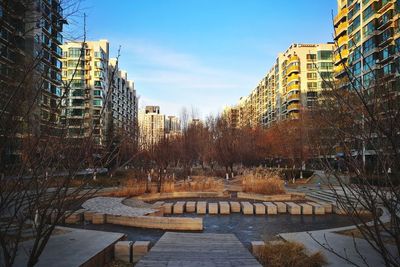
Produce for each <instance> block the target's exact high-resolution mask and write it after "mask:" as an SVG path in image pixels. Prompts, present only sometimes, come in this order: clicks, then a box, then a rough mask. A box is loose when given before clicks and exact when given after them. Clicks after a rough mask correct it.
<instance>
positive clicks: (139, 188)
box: [110, 176, 224, 197]
mask: <svg viewBox="0 0 400 267" xmlns="http://www.w3.org/2000/svg"><path fill="white" fill-rule="evenodd" d="M146 186H147V185H146V181H143V180H138V179H128V180H125V181H124V182H123V184H122V187H121V189H119V190H117V191H115V192H113V193H111V194H110V195H111V196H114V197H134V196H139V195H142V194H144V193H146V189H147V188H146ZM157 188H158V187H157V183H152V184H151V185H149V188H148V191H149V192H151V193H157ZM223 188H224V184H223V182H222V181H221V180H218V179H215V178H210V177H202V176H197V177H193V178H192V179H191V181H186V182H184V181H179V182H176V181H173V180H171V179H167V180H165V181H164V182H163V183H162V185H161V192H162V193H172V192H217V191H222V190H223Z"/></svg>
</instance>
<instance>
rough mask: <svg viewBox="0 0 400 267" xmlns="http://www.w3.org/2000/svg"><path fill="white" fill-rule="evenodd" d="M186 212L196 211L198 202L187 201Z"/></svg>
mask: <svg viewBox="0 0 400 267" xmlns="http://www.w3.org/2000/svg"><path fill="white" fill-rule="evenodd" d="M186 212H196V202H194V201H188V202H186Z"/></svg>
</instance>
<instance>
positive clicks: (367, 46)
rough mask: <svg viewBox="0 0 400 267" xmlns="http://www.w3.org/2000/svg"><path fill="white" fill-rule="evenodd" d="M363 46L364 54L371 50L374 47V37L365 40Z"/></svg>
mask: <svg viewBox="0 0 400 267" xmlns="http://www.w3.org/2000/svg"><path fill="white" fill-rule="evenodd" d="M363 48H364V54H366V53H368V52H369V51H371V50H372V49H374V48H375V39H374V38H370V39H369V40H368V41H366V42H365V43H364V44H363Z"/></svg>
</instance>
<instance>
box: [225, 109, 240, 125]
mask: <svg viewBox="0 0 400 267" xmlns="http://www.w3.org/2000/svg"><path fill="white" fill-rule="evenodd" d="M222 116H223V117H224V118H225V119H226V121H227V122H228V124H229V126H230V127H233V128H238V127H239V108H238V107H237V106H234V107H225V108H224V110H223V112H222Z"/></svg>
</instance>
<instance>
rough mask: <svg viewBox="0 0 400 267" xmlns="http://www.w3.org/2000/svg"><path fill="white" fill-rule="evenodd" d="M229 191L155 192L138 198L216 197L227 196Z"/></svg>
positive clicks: (149, 199) (148, 199)
mask: <svg viewBox="0 0 400 267" xmlns="http://www.w3.org/2000/svg"><path fill="white" fill-rule="evenodd" d="M226 196H227V193H224V192H173V193H155V194H145V195H141V196H138V197H135V198H136V199H140V200H143V201H154V200H159V199H171V198H214V197H226Z"/></svg>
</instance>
